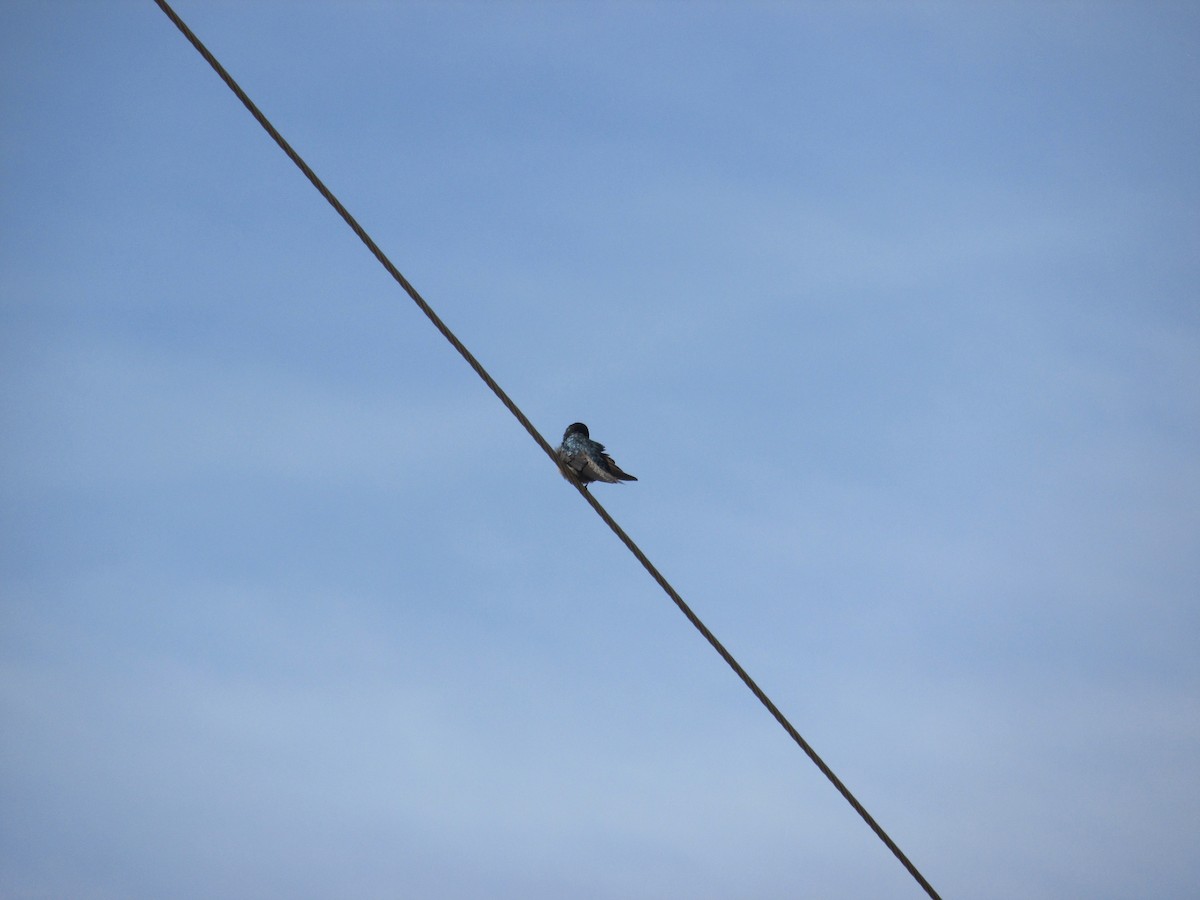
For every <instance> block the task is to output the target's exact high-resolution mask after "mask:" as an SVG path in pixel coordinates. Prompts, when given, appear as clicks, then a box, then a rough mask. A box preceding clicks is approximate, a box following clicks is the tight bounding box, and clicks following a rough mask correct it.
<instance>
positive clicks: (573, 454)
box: [558, 422, 637, 489]
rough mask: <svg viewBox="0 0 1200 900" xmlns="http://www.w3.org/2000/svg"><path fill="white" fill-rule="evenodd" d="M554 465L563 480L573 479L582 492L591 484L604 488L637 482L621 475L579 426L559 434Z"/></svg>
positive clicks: (628, 475)
mask: <svg viewBox="0 0 1200 900" xmlns="http://www.w3.org/2000/svg"><path fill="white" fill-rule="evenodd" d="M558 461H559V463H560V464H561V466H562V469H563V477H564V478H567V479H568V480H569V479H570V478H572V477H573V478H574V479H575V480H577V481H578V482H579V483H580V484H581V485H583V486H584V488H585V489H586V487H587V485H588V484H589V483H590V482H592V481H604V482H607V483H608V484H619V483H620V482H622V481H637V479H636V478H634V477H633V476H632V475H630V474H629V473H628V472H622V471H621V467H620V466H618V465H617V464H616V463H615V462H613V460H612V457H611V456H609V455H608V454H607V453H605V452H604V445H603V444H600V443H597V442H596V441H593V440H592V439H591V436H590V435H589V434H588V427H587V426H586V425H584V424H583V423H582V422H575V423H574V424H573V425H569V426H567V430H566V431H565V432H563V439H562V444H561V445H559V448H558ZM568 473H570V474H569V475H568Z"/></svg>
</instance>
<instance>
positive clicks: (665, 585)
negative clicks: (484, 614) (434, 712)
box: [154, 0, 941, 900]
mask: <svg viewBox="0 0 1200 900" xmlns="http://www.w3.org/2000/svg"><path fill="white" fill-rule="evenodd" d="M154 2H155V3H157V4H158V6H159V8H160V9H162V11H163V12H164V13H165V14H166V15H167V18H169V19H170V20H171V21H172V22H174V23H175V27H177V28H178V29H179V30H180V32H182V33H183V36H184V37H186V38H187V39H188V41H189V42H190V43H191V44H192V46H193V47H195V48H196V50H197V52H199V54H200V55H201V56H202V57H204V59H205V60H206V61H207V62H208V64H209V65H210V66H212V68H213V70H214V71H215V72H216V73H217V74H218V75H219V76H220V77H221V80H222V81H224V82H225V84H226V85H227V86H228V87H229V89H230V90H231V91H233V93H234V94H235V95H236V96H237V98H238V99H239V100H241V101H242V104H243V105H244V106H245V107H246V109H247V110H249V111H250V114H251V115H252V116H254V118H255V119H257V120H258V124H259V125H261V126H262V127H263V129H264V130H265V131H266V132H267V134H269V135H270V136H271V138H272V140H274V141H275V143H276V144H278V145H279V147H280V149H281V150H283V152H284V153H286V154H287V156H288V158H289V159H290V160H291V161H292V162H293V163H295V164H296V167H297V168H299V169H300V171H301V172H303V173H304V175H305V177H306V178H308V180H309V181H310V182H312V185H313V187H315V188H316V189H317V191H319V192H320V194H321V196H322V197H324V198H325V199H326V200H327V201H328V202H329V205H330V206H332V207H333V208H334V209H335V210H337V213H338V215H340V216H341V217H342V218H343V219H344V220H345V222H346V224H347V225H349V226H350V228H351V230H352V231H353V232H354V233H355V234H356V235H358V238H359V240H361V241H362V242H363V243H364V244H366V246H367V249H368V250H370V251H371V253H372V255H374V257H375V258H376V259H377V260H379V263H380V265H382V266H383V267H384V268H385V269H386V270H387V272H388V274H389V275H391V276H392V278H394V279H395V280H396V282H397V283H398V284H399V285H400V287H402V288H404V290H405V292H406V293H407V294H408V296H409V297H411V298H412V300H413V302H414V303H416V304H417V306H418V307H419V308H420V310H421V312H423V313H425V315H426V316H427V317H428V319H429V321H430V322H432V323H433V325H434V327H435V328H437V330H438V331H440V332H441V334H442V337H444V338H445V339H446V340H447V341H449V342H450V345H451V346H453V347H454V349H455V350H457V351H458V352H459V355H461V356H462V358H463V359H465V360H466V361H467V364H468V365H469V366H470V367H471V368H472V369H474V370H475V374H477V375H478V376H479V377H480V378H481V379H483V382H484V384H486V385H487V386H488V387H489V388H491V390H492V393H493V394H495V395H496V397H497V398H499V400H500V402H501V403H503V404H504V406H505V407H506V408H507V409H508V411H509V412H510V413H512V414H513V416H514V417H515V418H516V420H517V421H518V422H520V423H521V425H522V426H523V427H524V428H525V430H526V431H527V432H529V436H530V437H532V438H533V439H534V441H535V442H536V443H537V445H538V446H539V447H541V448H542V451H543V452H544V453H545V454H546V455H547V456H549V457H550V459H551V461H552V462H553V463H554V464H555V465H556V466H558V455H557V454H556V453H555V451H554V448H552V447H551V446H550V444H549V443H548V442H547V441H546V439H545V438H544V437H542V435H541V433H540V432H539V431H538V430H537V429H536V428H534V426H533V423H532V422H530V421H529V419H528V417H526V415H525V414H524V413H523V412H521V410H520V408H519V407H518V406H517V404H516V403H514V402H513V400H512V398H511V397H509V396H508V394H506V393H505V392H504V389H503V388H501V387H500V385H499V384H497V383H496V380H495V379H494V378H492V376H491V375H489V374H488V372H487V370H486V369H484V367H483V365H482V364H481V363H480V362H479V360H477V359H476V358H475V356H474V355H473V354H472V353H471V351H470V350H468V349H467V348H466V346H465V345H464V344H463V342H462V341H460V340H459V339H458V337H457V336H456V335H455V334H454V332H452V331H451V330H450V329H449V327H447V325H446V323H445V322H443V321H442V320H441V318H440V317H439V316H438V314H437V313H436V312H434V310H433V307H431V306H430V305H429V304H428V303H427V302H426V301H425V298H423V297H422V296H421V295H420V294H419V293H418V292H417V289H416V288H414V287H413V286H412V284H410V283H409V281H408V279H407V278H405V277H404V275H403V274H401V272H400V270H399V269H397V268H396V267H395V265H393V264H392V261H391V260H390V259H388V258H387V255H386V254H384V252H383V251H382V250H381V249H380V248H379V245H378V244H376V243H375V241H374V240H373V239H372V238H371V236H370V235H369V234H367V232H366V230H365V229H364V228H363V227H362V226H361V225H359V224H358V221H357V220H356V219H355V218H354V216H352V215H350V212H349V211H348V210H347V209H346V207H344V206H343V205H342V203H341V201H340V200H338V198H337V197H336V196H334V194H333V192H332V191H331V190H329V188H327V187H326V186H325V183H324V182H323V181H321V179H320V178H318V177H317V174H316V173H315V172H314V171H313V170H312V169H311V168H309V166H308V163H306V162H305V161H304V160H303V159H302V158H301V156H300V154H299V153H297V152H296V151H295V150H293V149H292V146H291V144H289V143H288V142H287V141H286V140H285V139H284V137H283V135H281V134H280V133H279V132H278V131H277V130H276V129H275V126H274V125H272V124H271V123H270V121H269V120H268V119H267V117H266V116H265V115H263V113H262V111H261V110H260V109H259V108H258V107H257V106H256V105H255V104H254V101H253V100H251V99H250V97H249V96H248V95H247V94H246V92H245V91H243V90H242V88H241V86H240V85H238V83H237V82H236V81H234V80H233V76H231V75H230V74H229V73H228V72H227V71H225V67H224V66H222V65H221V63H220V62H218V61H217V58H216V57H215V56H213V55H212V53H211V52H210V51H209V49H208V48H207V47H205V46H204V44H203V43H202V42H201V41H200V39H199V38H198V37H196V35H195V34H194V33H193V32H192V30H191V29H190V28H189V27H188V26H187V23H186V22H184V21H183V19H181V18H180V17H179V15H178V14H177V13H176V12H175V10H173V9H172V8H171V6H170V5H169V4H168V3H167V2H166V0H154ZM559 468H560V471H562V469H561V467H559ZM569 480H570V482H571V484H573V485H574V486H575V489H576V490H578V491H579V493H580V495H581V496H582V497H583V498H584V499H585V500H586V501H587V502H588V503H589V504H591V506H592V509H594V510H595V511H596V514H597V515H598V516H600V518H601V519H603V520H604V523H605V524H606V525H608V527H609V528H611V529H612V531H613V533H614V534H615V535H616V536H617V537H618V538H620V540H621V543H623V544H624V545H625V546H626V547H627V548H629V552H630V553H632V554H633V555H634V556H635V557H636V558H637V561H638V562H640V563H641V564H642V566H643V567H644V568H645V569H646V571H647V572H649V573H650V577H652V578H653V579H654V580H655V581H656V582H658V586H659V587H661V588H662V589H663V591H664V592H665V593H666V595H667V596H668V597H670V598H671V601H672V602H673V603H674V604H675V605H676V606H677V607H679V611H680V612H682V613H683V614H684V616H686V617H687V620H688V621H689V622H691V623H692V625H693V626H695V628H696V630H697V631H699V632H700V634H701V635H703V636H704V639H705V640H706V641H708V642H709V643H710V644H711V645H712V647H713V649H714V650H716V651H717V653H719V654H720V655H721V658H722V659H723V660H725V662H726V663H727V664H728V665H729V667H730V668H731V669H733V671H734V672H735V673H736V674H737V676H738V678H740V679H741V680H742V681H743V682H744V683H745V685H746V687H748V688H749V689H750V691H751V693H753V694H754V696H755V697H757V698H758V700H759V702H760V703H762V705H763V706H765V707H766V708H767V711H768V712H770V713H771V715H772V716H774V717H775V720H776V721H777V722H778V723H779V724H780V725H781V726H782V727H783V730H784V731H786V732H787V733H788V736H789V737H791V739H792V740H793V741H795V742H796V744H797V745H798V746H799V747H800V749H801V750H803V751H804V752H805V753H806V754H807V755H808V757H809V759H811V760H812V761H813V763H814V764H815V765H816V766H817V768H818V769H820V770H821V773H822V774H823V775H824V776H825V777H826V778H827V779H829V781H830V783H831V784H833V786H834V787H835V788H837V790H838V792H839V793H840V794H841V795H842V796H843V797H844V798H845V799H846V802H847V803H849V804H850V805H851V806H852V807H853V808H854V811H855V812H857V813H858V814H859V816H861V817H862V819H863V821H864V822H866V823H867V825H868V826H870V828H871V830H872V831H874V832H875V834H876V836H877V837H878V838H879V839H880V840H881V841H883V843H884V844H885V845H886V846H887V848H888V849H889V850H891V851H892V853H893V854H894V855H895V856H896V858H897V859H898V860H900V862H901V863H902V864H903V866H904V868H905V869H907V870H908V873H909V874H910V875H912V877H913V878H914V879H916V881H917V883H918V884H919V885H920V886H921V887H922V888H923V889H924V891H925V893H926V894H928V895H929V896H930V897H931V898H933V900H941V898H940V896H939V895H938V893H937V891H935V890H934V889H933V886H932V885H931V884H930V883H929V882H928V881H926V880H925V877H924V876H923V875H922V874H921V873H920V872H919V871H918V870H917V867H916V866H915V865H913V863H912V862H911V861H910V860H909V858H908V857H907V856H906V855H905V854H904V852H903V851H902V850H901V849H900V848H899V847H898V846H897V845H896V842H895V841H893V840H892V839H891V837H889V836H888V834H887V832H886V831H884V830H883V828H882V827H881V826H880V825H879V823H878V822H876V821H875V819H874V817H873V816H872V815H871V814H870V813H869V812H867V810H866V807H864V806H863V805H862V804H861V803H860V802H859V801H858V798H856V797H855V796H854V794H852V793H851V792H850V789H849V788H847V787H846V785H845V784H843V783H842V780H841V779H840V778H838V777H837V775H836V774H834V771H833V770H832V769H831V768H829V766H828V765H827V764H826V762H825V761H824V760H823V759H821V757H820V756H819V755H818V754H817V752H816V751H815V750H814V749H813V748H812V746H811V745H810V744H809V743H808V741H806V740H805V739H804V738H803V736H801V734H800V732H798V731H797V730H796V729H795V727H793V725H792V723H791V722H789V721H788V720H787V717H786V716H784V714H783V713H782V712H781V711H780V710H779V707H777V706H776V705H775V704H774V702H772V700H771V698H770V697H768V696H767V695H766V693H765V692H764V691H763V689H762V688H760V687H759V686H758V684H757V683H756V682H755V681H754V679H753V678H751V677H750V675H749V673H747V672H746V670H745V669H743V668H742V666H741V664H740V663H738V661H737V660H736V659H734V657H733V654H732V653H730V652H729V651H728V650H726V649H725V645H724V644H722V643H721V642H720V641H719V640H717V637H716V635H714V634H713V633H712V632H711V631H709V630H708V626H706V625H705V624H704V623H703V622H702V621H701V620H700V617H699V616H697V615H696V614H695V613H694V612H692V609H691V607H690V606H688V605H687V603H685V602H684V600H683V598H682V597H681V596H679V592H678V591H676V590H675V588H673V587H672V586H671V584H670V582H668V581H667V579H666V578H665V577H663V574H662V573H661V572H659V571H658V568H657V567H656V566H655V565H654V563H652V562H650V560H649V558H647V556H646V554H645V553H643V552H642V550H641V548H640V547H638V545H637V544H635V543H634V542H633V539H632V538H631V537H630V536H629V535H628V534H626V533H625V529H623V528H622V527H621V526H620V525H618V524H617V522H616V520H615V519H613V517H612V516H611V515H609V513H608V510H606V509H605V508H604V507H603V506H601V505H600V501H598V500H597V499H596V498H595V497H593V496H592V494H591V492H590V491H588V490H587V488H585V487H584V486H583V485H582V484H580V483H579V482H578V481H577V480H575V479H573V478H572V479H569Z"/></svg>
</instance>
